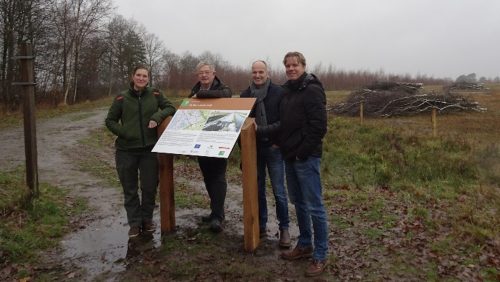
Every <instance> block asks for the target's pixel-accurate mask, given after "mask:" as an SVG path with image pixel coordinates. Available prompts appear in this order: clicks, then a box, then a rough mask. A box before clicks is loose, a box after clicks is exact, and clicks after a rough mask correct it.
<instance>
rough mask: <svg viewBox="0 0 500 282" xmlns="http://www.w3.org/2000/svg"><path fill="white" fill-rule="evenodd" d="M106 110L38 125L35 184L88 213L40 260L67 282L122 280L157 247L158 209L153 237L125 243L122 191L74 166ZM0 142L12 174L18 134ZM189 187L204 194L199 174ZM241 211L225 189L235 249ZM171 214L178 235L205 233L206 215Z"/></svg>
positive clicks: (237, 187)
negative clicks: (76, 201)
mask: <svg viewBox="0 0 500 282" xmlns="http://www.w3.org/2000/svg"><path fill="white" fill-rule="evenodd" d="M106 110H107V109H96V110H94V111H91V112H89V113H86V114H85V115H82V114H81V113H80V114H79V113H75V114H69V115H65V116H62V117H58V118H54V119H50V120H46V121H41V122H38V123H37V138H38V142H37V147H38V167H39V181H40V182H46V183H50V184H51V185H55V186H58V187H63V188H67V189H68V191H69V192H70V195H71V196H74V197H84V198H85V199H87V201H88V205H89V207H90V210H89V211H88V212H87V213H86V214H85V215H84V216H83V218H81V219H79V220H80V222H79V223H78V224H77V226H78V228H75V230H74V232H72V233H70V234H68V235H66V236H65V237H64V238H63V239H62V241H61V244H60V247H59V248H57V249H53V250H49V251H47V253H46V254H44V256H43V257H44V258H45V259H46V263H47V265H48V266H47V268H53V269H63V270H64V272H65V273H66V275H67V276H68V277H78V280H80V281H81V280H86V281H92V280H105V281H114V280H116V279H120V278H116V277H120V275H118V274H119V273H121V272H124V271H126V269H127V264H128V263H130V262H133V261H134V260H137V259H140V258H141V256H143V255H144V254H146V253H147V252H149V251H151V250H153V249H155V248H159V247H160V246H161V234H160V227H159V222H160V218H159V207H158V206H157V207H156V209H155V213H154V220H155V222H156V223H158V227H157V230H156V232H154V233H153V234H152V235H151V236H141V237H140V238H137V239H136V240H129V238H128V235H127V232H128V225H127V222H126V215H125V210H124V208H123V196H122V193H121V191H120V189H117V187H108V186H107V185H106V184H104V181H102V180H101V179H97V178H96V177H94V176H92V175H91V174H89V173H86V172H84V171H81V170H80V169H79V168H78V164H76V163H75V159H76V155H75V154H78V140H81V139H83V138H86V137H87V135H88V134H89V133H90V132H91V131H92V130H95V129H98V128H99V127H102V126H103V121H104V118H105V115H106ZM0 136H2V138H1V139H0V153H1V155H2V157H1V158H0V168H1V169H10V168H14V167H16V166H19V165H22V164H24V161H25V159H24V156H25V155H24V143H23V141H22V140H23V138H24V137H23V130H22V128H16V129H8V130H3V131H0ZM102 157H103V158H107V159H109V160H110V162H113V161H114V156H113V152H112V151H109V152H103V153H102ZM183 181H185V180H183ZM184 183H185V182H184ZM188 185H189V186H191V187H192V188H193V189H196V190H197V191H198V192H199V193H203V194H206V191H205V190H204V186H203V182H202V181H201V173H200V175H197V176H194V178H192V179H191V180H189V181H188ZM269 193H271V192H270V191H269ZM242 206H243V199H242V188H241V184H240V183H229V186H228V193H227V198H226V221H225V229H224V233H227V234H230V235H231V236H236V237H241V240H240V241H239V242H238V244H242V242H243V210H242ZM268 210H269V222H268V232H267V234H268V236H267V237H266V238H263V239H262V241H261V243H260V246H259V248H258V249H257V250H256V252H255V254H254V255H255V256H266V257H269V258H270V259H273V260H274V259H275V258H277V257H278V255H279V252H280V250H279V248H277V244H278V233H279V230H278V226H277V222H276V220H275V218H276V217H275V207H274V205H273V200H272V199H270V200H268ZM292 211H293V208H290V216H291V218H293V217H294V214H293V213H292ZM175 212H176V229H177V232H184V231H186V230H193V229H198V228H206V227H204V226H202V225H201V223H200V221H201V216H203V215H206V214H208V213H209V210H208V209H200V208H194V209H176V211H175ZM290 234H291V237H292V238H296V237H297V235H298V230H297V228H296V227H295V225H294V224H291V226H290ZM292 244H294V242H292ZM241 247H242V246H241Z"/></svg>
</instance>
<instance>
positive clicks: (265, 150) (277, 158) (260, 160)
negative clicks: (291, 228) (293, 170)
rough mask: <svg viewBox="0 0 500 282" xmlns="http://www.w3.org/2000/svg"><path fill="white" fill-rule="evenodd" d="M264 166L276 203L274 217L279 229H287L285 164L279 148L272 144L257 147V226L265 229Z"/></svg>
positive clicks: (288, 220) (288, 221)
mask: <svg viewBox="0 0 500 282" xmlns="http://www.w3.org/2000/svg"><path fill="white" fill-rule="evenodd" d="M266 167H267V171H268V172H269V178H270V179H271V186H272V188H273V194H274V200H275V203H276V217H277V218H278V221H279V228H280V230H283V229H288V225H289V223H290V219H289V217H288V201H287V196H286V191H285V165H284V163H283V158H282V157H281V152H280V149H279V148H274V147H272V146H269V147H264V146H259V147H258V148H257V185H258V188H259V192H258V194H259V226H260V230H266V225H267V201H266Z"/></svg>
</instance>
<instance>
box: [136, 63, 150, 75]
mask: <svg viewBox="0 0 500 282" xmlns="http://www.w3.org/2000/svg"><path fill="white" fill-rule="evenodd" d="M138 70H146V71H147V72H148V76H149V68H148V67H146V66H145V65H137V66H136V67H135V68H134V71H133V72H132V75H134V74H135V73H136V72H137V71H138Z"/></svg>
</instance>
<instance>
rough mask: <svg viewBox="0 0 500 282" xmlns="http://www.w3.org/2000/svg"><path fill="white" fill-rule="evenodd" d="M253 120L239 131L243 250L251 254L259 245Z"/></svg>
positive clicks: (247, 122) (249, 119) (255, 146)
mask: <svg viewBox="0 0 500 282" xmlns="http://www.w3.org/2000/svg"><path fill="white" fill-rule="evenodd" d="M253 121H254V119H253V118H247V119H246V120H245V123H244V124H243V127H242V129H241V165H242V171H243V232H244V248H245V251H247V252H253V251H254V250H255V249H256V248H257V246H258V245H259V240H260V237H259V202H258V196H257V191H258V188H257V144H256V141H255V127H254V125H253Z"/></svg>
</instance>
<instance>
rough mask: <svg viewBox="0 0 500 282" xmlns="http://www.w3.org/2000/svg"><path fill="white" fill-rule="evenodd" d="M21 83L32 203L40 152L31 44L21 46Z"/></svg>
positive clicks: (36, 191)
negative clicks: (38, 150)
mask: <svg viewBox="0 0 500 282" xmlns="http://www.w3.org/2000/svg"><path fill="white" fill-rule="evenodd" d="M15 59H19V60H20V61H21V63H20V72H21V82H14V83H12V84H13V85H19V86H21V87H22V89H23V95H22V97H23V111H24V114H23V115H24V152H25V155H26V184H27V185H28V187H29V188H30V190H31V195H30V199H29V200H30V201H31V199H32V198H33V197H35V198H36V197H38V196H39V193H40V191H39V189H38V157H37V156H38V152H37V147H36V120H35V82H34V81H35V75H34V69H33V59H34V56H33V52H32V48H31V44H29V43H22V44H20V46H19V56H17V57H16V58H15Z"/></svg>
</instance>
